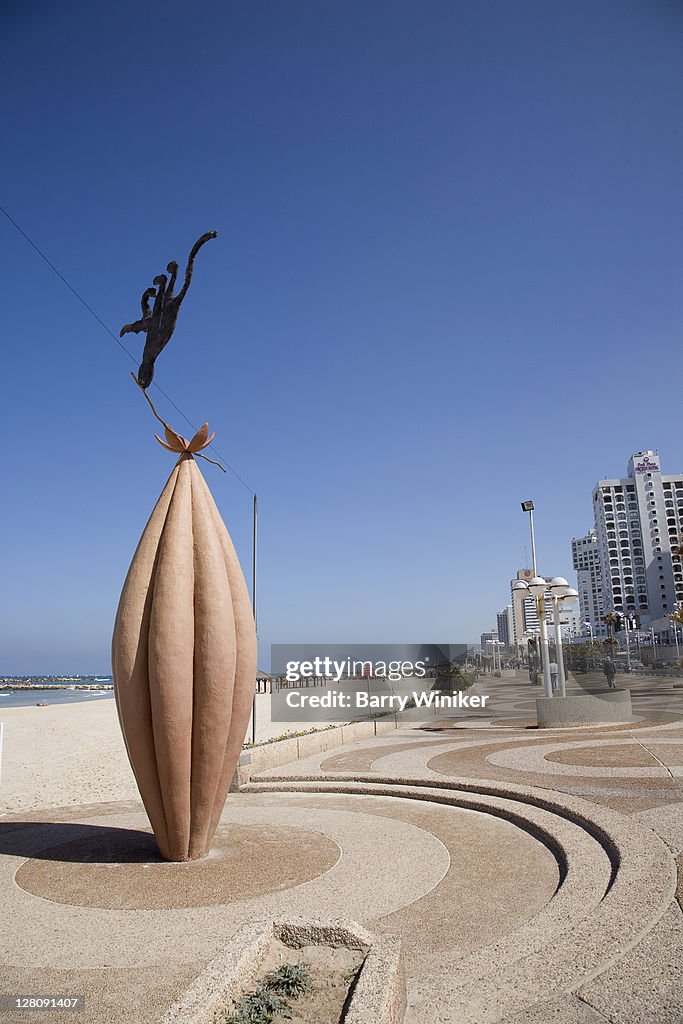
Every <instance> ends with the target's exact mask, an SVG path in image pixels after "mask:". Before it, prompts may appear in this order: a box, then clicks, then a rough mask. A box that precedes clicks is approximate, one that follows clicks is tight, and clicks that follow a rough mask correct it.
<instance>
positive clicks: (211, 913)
mask: <svg viewBox="0 0 683 1024" xmlns="http://www.w3.org/2000/svg"><path fill="white" fill-rule="evenodd" d="M311 817H312V815H311V813H310V811H308V810H307V809H306V806H305V800H304V801H302V806H301V807H291V806H288V807H284V808H283V807H278V806H277V803H276V804H275V805H274V806H272V807H264V806H263V804H262V802H261V801H259V806H249V805H248V804H245V802H243V801H242V802H239V804H238V803H232V804H231V803H228V805H227V806H226V810H225V812H224V815H223V816H222V818H221V821H222V822H224V823H226V824H227V823H230V822H233V821H234V822H236V823H239V824H242V825H251V824H261V823H266V824H268V823H274V824H277V825H280V824H282V825H287V826H289V827H295V828H296V827H299V828H300V829H302V833H303V835H302V842H305V832H306V831H310V830H311V826H312V825H313V826H314V828H315V831H316V832H319V833H322V834H323V835H325V836H328V837H329V838H330V839H332V840H333V841H334V842H335V843H337V845H339V846H340V848H341V849H342V850H343V855H342V856H341V857H340V859H339V860H338V861H337V862H336V864H335V865H334V866H333V867H331V868H329V869H328V870H326V871H325V872H324V873H323V874H321V875H319V876H318V877H315V878H312V879H310V880H309V881H307V882H303V883H301V884H298V885H296V886H294V887H293V888H292V889H286V890H282V891H278V892H272V893H270V894H267V895H263V896H256V897H251V898H248V899H246V900H243V901H237V902H234V903H226V904H220V905H215V906H202V907H188V908H181V909H174V910H172V911H168V910H154V909H146V910H135V909H129V910H114V909H111V910H102V909H99V908H97V907H84V906H79V905H75V904H62V903H56V902H53V901H51V900H49V899H46V898H45V897H41V896H36V895H34V894H32V893H30V892H27V891H26V890H24V889H21V888H20V887H19V886H18V885H16V883H15V882H14V875H15V872H16V871H17V869H18V868H19V867H21V865H22V864H24V863H25V862H26V860H27V859H28V858H30V857H31V856H32V853H33V852H36V853H40V851H41V850H44V849H46V847H47V846H49V845H54V844H56V843H59V841H60V840H62V841H63V840H64V838H73V834H74V830H73V826H72V828H71V830H70V833H71V834H70V835H66V834H65V835H64V836H62V835H60V830H59V824H57V825H56V826H55V831H54V832H53V833H52V838H51V839H50V841H49V842H48V843H46V842H45V840H44V838H43V837H41V826H37V828H36V829H35V830H33V829H27V830H26V831H27V832H30V831H35V836H34V845H33V848H31V845H30V836H28V835H26V836H25V842H24V848H23V851H22V853H21V854H19V855H16V856H13V855H9V854H8V855H6V856H4V857H3V858H2V860H1V861H0V865H1V874H0V884H1V885H2V895H3V930H4V931H6V933H7V934H9V933H10V930H11V931H12V933H13V935H14V936H15V940H16V941H14V943H13V949H12V954H11V956H10V955H9V954H8V953H7V952H6V951H5V952H3V954H2V956H1V957H0V959H1V960H2V962H3V963H4V964H7V965H11V966H15V967H19V966H22V965H24V964H26V963H32V964H35V965H40V966H44V967H56V968H61V969H66V968H68V967H69V966H71V965H72V964H73V963H74V962H78V963H80V964H81V966H82V967H83V968H86V967H92V968H100V967H101V959H102V956H103V952H102V951H103V950H104V949H106V957H107V962H108V963H110V964H111V965H112V966H115V967H129V966H130V967H133V966H135V965H136V964H139V965H140V966H151V965H154V964H163V963H169V962H174V963H177V962H181V963H182V962H192V961H193V960H195V959H201V958H202V957H206V956H211V955H212V953H213V952H215V951H217V950H218V948H220V946H221V944H222V943H224V942H225V941H227V939H228V938H229V937H230V936H231V935H232V934H233V933H234V931H235V930H236V928H237V927H239V926H240V925H241V924H242V923H243V922H244V919H245V915H246V916H249V917H250V918H252V919H256V918H264V919H265V918H269V917H273V916H278V915H279V916H281V917H282V916H284V917H287V916H292V915H293V916H299V917H305V916H311V914H310V908H311V907H316V909H318V910H319V911H320V916H321V917H330V918H333V917H338V916H339V915H340V913H342V910H341V908H344V911H343V912H344V913H345V914H346V913H347V914H348V916H349V917H352V918H354V917H356V916H361V917H362V916H363V915H369V916H379V915H380V914H382V913H386V912H387V910H388V909H390V910H393V911H397V910H400V909H401V908H402V907H403V906H405V905H407V904H409V903H411V902H413V901H414V900H416V899H419V898H420V897H422V896H423V895H425V894H427V893H428V892H430V891H431V890H432V889H433V888H434V887H435V886H436V885H438V884H439V882H440V881H441V879H442V878H443V877H444V875H445V874H446V872H447V871H448V868H449V865H450V856H449V853H448V850H447V848H446V846H445V845H444V843H443V842H442V841H441V840H440V839H438V838H437V837H436V836H434V835H433V834H432V833H430V832H429V831H428V830H426V829H424V828H420V827H418V826H416V825H412V824H410V823H407V822H401V821H396V820H392V819H386V818H382V819H379V818H377V817H375V816H374V815H373V814H368V813H366V812H364V810H363V809H362V808H359V809H358V810H354V811H337V810H335V811H333V812H330V813H326V812H324V811H316V813H315V819H314V821H313V822H312V821H311ZM106 822H107V825H111V824H112V823H113V822H114V823H115V824H116V825H117V826H119V827H126V828H140V827H141V826H143V827H144V826H145V825H146V824H147V822H146V816H145V815H144V812H142V811H138V812H136V813H134V814H132V815H131V814H126V815H121V816H120V817H119V816H117V815H107V818H106ZM82 824H83V825H84V827H87V825H88V824H97V819H94V821H93V820H92V819H91V820H90V821H85V822H82ZM42 832H43V835H44V827H43V828H42ZM397 850H402V851H404V854H405V855H404V856H402V857H397V855H396V851H397ZM415 864H420V866H421V869H420V871H419V872H416V871H415ZM387 865H391V871H392V873H393V878H394V882H395V884H394V885H392V886H391V888H390V889H388V888H387V886H386V878H387ZM155 867H160V868H161V870H163V868H164V867H165V865H163V864H161V865H151V868H152V870H153V869H154V868H155ZM198 867H199V868H201V865H198ZM359 879H363V885H359V881H358V880H359ZM169 914H171V915H172V917H173V921H174V924H173V927H172V930H171V932H170V933H169V929H168V915H169ZM55 934H58V935H59V937H60V941H59V943H55V941H54V936H55ZM112 934H114V935H115V936H116V941H115V943H112V941H111V936H112ZM169 934H172V935H173V943H172V945H171V946H170V947H169Z"/></svg>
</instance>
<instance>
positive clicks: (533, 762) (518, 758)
mask: <svg viewBox="0 0 683 1024" xmlns="http://www.w3.org/2000/svg"><path fill="white" fill-rule="evenodd" d="M619 742H624V741H619V740H607V741H606V740H585V741H578V742H577V741H576V740H573V741H570V742H567V743H542V744H535V745H534V746H533V747H524V746H522V747H514V748H512V749H509V750H496V751H494V752H493V753H491V754H488V755H487V757H486V760H487V761H488V763H489V764H494V765H496V766H497V767H498V768H507V769H509V770H512V771H516V772H536V773H537V774H540V775H572V776H575V777H579V778H594V779H615V778H616V779H668V778H670V777H671V776H670V775H669V773H668V772H667V770H666V768H605V767H601V766H600V765H580V764H564V763H563V762H561V761H548V760H546V754H554V753H558V752H559V751H562V750H580V749H582V748H584V747H602V746H605V744H606V743H619ZM625 742H631V741H629V740H627V741H625Z"/></svg>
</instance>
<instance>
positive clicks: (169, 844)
mask: <svg viewBox="0 0 683 1024" xmlns="http://www.w3.org/2000/svg"><path fill="white" fill-rule="evenodd" d="M212 237H215V232H210V233H209V234H207V235H203V236H202V238H201V239H200V240H199V241H198V242H197V243H196V245H195V247H194V248H193V250H192V252H191V254H190V262H189V263H188V274H187V275H186V279H185V285H184V286H183V289H182V291H181V292H180V293H179V295H178V296H177V297H176V299H173V300H172V301H174V302H177V305H176V306H175V308H174V310H172V312H171V314H169V318H168V319H167V320H165V321H164V315H165V314H164V309H165V308H167V307H164V306H163V304H162V307H161V312H160V313H159V317H158V322H155V323H156V326H153V325H152V324H150V328H149V330H148V333H147V342H146V344H145V354H144V356H143V361H142V365H141V367H140V373H139V375H138V377H137V382H138V384H139V386H140V387H141V388H142V389H143V391H144V389H145V388H146V387H147V386H148V384H149V382H150V381H151V377H152V372H153V364H154V359H156V356H157V355H158V354H159V352H160V351H161V348H163V346H164V345H165V344H166V343H167V341H168V339H169V338H170V336H171V334H172V332H173V329H174V328H175V323H176V320H177V313H178V308H179V305H180V302H182V298H183V297H184V294H185V293H186V292H187V287H188V285H189V280H190V277H191V262H192V260H193V258H194V255H195V254H196V251H197V250H198V248H199V246H200V245H201V244H203V241H206V240H207V239H208V238H212ZM173 266H175V264H169V269H170V268H171V267H173ZM176 269H177V267H176ZM174 277H175V275H174V274H172V281H171V286H172V284H173V280H174ZM171 290H172V287H170V288H168V289H165V294H166V295H168V292H169V291H171ZM150 291H151V290H150V289H148V291H147V292H146V293H145V295H147V299H149V298H150V297H151V296H150V294H149V293H150ZM158 297H159V294H158V293H157V299H158ZM144 302H145V298H144V296H143V313H144ZM155 305H156V303H155ZM154 316H155V314H154V312H152V313H151V315H150V317H149V318H148V319H150V320H153V319H154ZM143 320H144V316H143ZM139 323H141V322H140V321H138V324H139ZM169 326H170V330H169ZM137 327H138V325H135V324H133V325H129V328H130V329H131V330H135V329H136V328H137ZM138 329H139V330H147V328H145V327H144V326H142V327H139V328H138ZM124 330H125V329H124ZM166 335H168V336H166ZM150 343H152V344H150ZM148 346H150V350H149V352H148ZM145 382H147V383H145ZM145 397H147V400H148V402H149V404H150V406H151V407H152V411H153V412H154V414H155V416H157V419H159V420H161V417H160V416H158V414H157V412H156V410H155V409H154V406H153V405H152V403H151V401H150V399H149V397H148V396H147V395H146V392H145ZM161 422H162V423H163V425H164V434H165V440H162V439H161V438H160V437H158V436H157V440H158V441H159V443H160V444H161V445H162V446H163V447H164V448H166V449H167V450H168V451H171V452H175V453H177V454H178V455H179V458H178V461H177V463H176V465H175V466H174V468H173V470H172V472H171V475H170V477H169V478H168V481H167V483H166V486H165V487H164V489H163V491H162V493H161V496H160V497H159V500H158V501H157V503H156V505H155V507H154V510H153V512H152V514H151V516H150V518H149V521H148V523H147V525H146V527H145V529H144V532H143V534H142V537H141V539H140V542H139V544H138V547H137V550H136V552H135V555H134V556H133V561H132V563H131V565H130V569H129V570H128V575H127V577H126V581H125V583H124V585H123V590H122V592H121V598H120V601H119V607H118V611H117V614H116V621H115V624H114V635H113V640H112V672H113V678H114V686H115V696H116V706H117V710H118V715H119V721H120V724H121V730H122V732H123V736H124V740H125V744H126V748H127V751H128V756H129V758H130V762H131V765H132V767H133V771H134V773H135V778H136V780H137V784H138V788H139V790H140V795H141V796H142V800H143V803H144V805H145V809H146V811H147V814H148V816H149V819H150V822H151V825H152V828H153V830H154V834H155V836H156V839H157V843H158V846H159V850H160V852H161V855H162V857H163V858H165V859H166V860H173V861H187V860H195V859H197V858H200V857H203V856H204V855H205V854H206V853H207V852H208V849H209V846H210V843H211V840H212V838H213V835H214V833H215V831H216V826H217V824H218V820H219V818H220V815H221V812H222V810H223V806H224V804H225V799H226V796H227V793H228V789H229V786H230V782H231V779H232V777H233V774H234V772H235V769H236V766H237V762H238V760H239V755H240V752H241V749H242V743H243V740H244V736H245V733H246V730H247V726H248V722H249V715H250V712H251V707H252V697H253V693H254V686H255V678H256V631H255V626H254V617H253V613H252V608H251V604H250V600H249V594H248V591H247V585H246V583H245V580H244V576H243V574H242V570H241V567H240V564H239V560H238V558H237V554H236V553H235V549H234V547H233V544H232V541H231V539H230V536H229V534H228V531H227V529H226V527H225V524H224V523H223V520H222V519H221V516H220V513H219V511H218V508H217V507H216V504H215V502H214V500H213V497H212V495H211V492H210V491H209V488H208V486H207V484H206V483H205V481H204V478H203V476H202V474H201V472H200V471H199V467H198V465H197V462H196V461H195V456H199V457H202V456H201V451H202V450H203V449H205V448H206V447H207V445H209V444H210V443H211V440H212V439H213V436H214V435H213V434H212V435H211V436H209V428H208V424H206V423H205V424H204V426H203V427H201V428H200V429H199V430H198V431H197V432H196V434H195V435H194V437H192V438H191V439H190V440H188V439H187V438H184V437H182V436H181V435H180V434H178V433H177V432H176V431H175V430H173V428H172V427H170V426H169V425H168V424H167V423H165V421H163V420H161ZM155 436H156V435H155ZM209 461H211V460H209Z"/></svg>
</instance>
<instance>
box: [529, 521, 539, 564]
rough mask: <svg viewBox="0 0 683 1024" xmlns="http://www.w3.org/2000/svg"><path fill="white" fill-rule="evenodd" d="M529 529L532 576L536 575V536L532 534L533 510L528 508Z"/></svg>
mask: <svg viewBox="0 0 683 1024" xmlns="http://www.w3.org/2000/svg"><path fill="white" fill-rule="evenodd" d="M529 529H530V530H531V567H532V569H533V570H534V576H538V573H537V572H536V538H535V536H534V510H533V509H529Z"/></svg>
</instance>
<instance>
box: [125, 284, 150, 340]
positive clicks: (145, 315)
mask: <svg viewBox="0 0 683 1024" xmlns="http://www.w3.org/2000/svg"><path fill="white" fill-rule="evenodd" d="M156 293H157V290H156V288H147V290H146V291H144V292H143V293H142V298H141V300H140V308H141V309H142V319H141V320H136V321H135V322H134V323H132V324H124V326H123V327H122V328H121V330H120V331H119V338H122V337H123V336H124V334H139V333H140V331H146V330H147V329H148V328H149V319H150V317H151V315H152V310H151V308H150V305H149V300H150V299H153V298H154V296H155V295H156Z"/></svg>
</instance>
